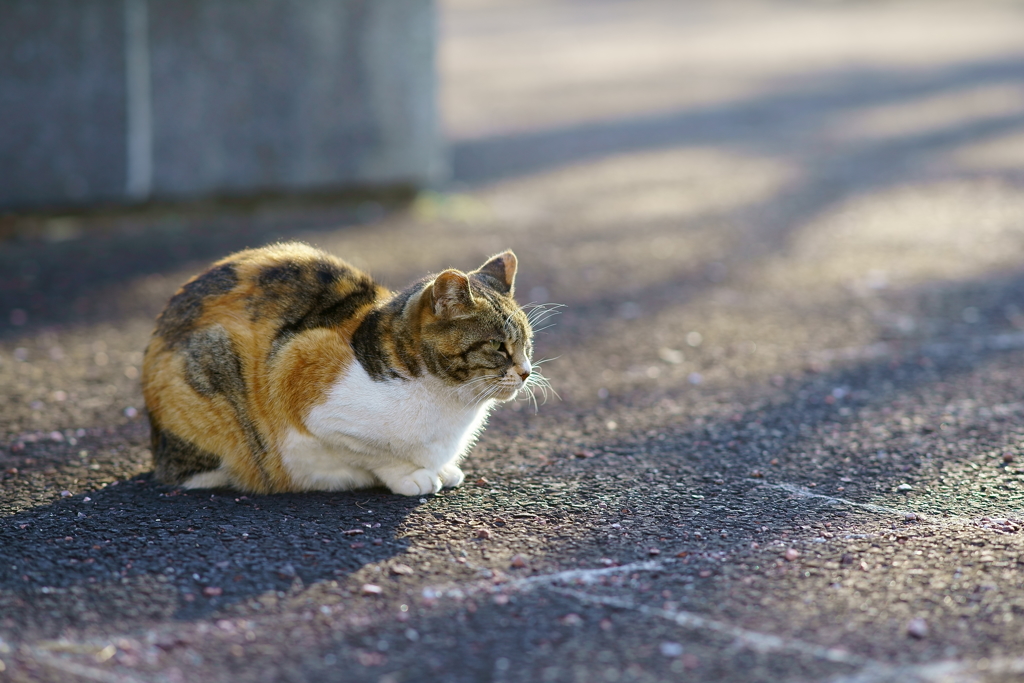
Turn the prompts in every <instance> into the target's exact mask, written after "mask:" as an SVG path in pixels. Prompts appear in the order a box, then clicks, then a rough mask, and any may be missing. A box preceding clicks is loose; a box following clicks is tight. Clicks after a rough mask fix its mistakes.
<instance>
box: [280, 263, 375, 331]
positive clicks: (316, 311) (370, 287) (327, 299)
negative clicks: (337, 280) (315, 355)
mask: <svg viewBox="0 0 1024 683" xmlns="http://www.w3.org/2000/svg"><path fill="white" fill-rule="evenodd" d="M376 300H377V288H376V287H375V286H374V284H373V281H372V280H370V279H369V278H362V279H361V280H360V281H359V282H358V283H356V288H355V289H354V290H353V291H351V292H349V293H348V294H346V295H344V296H342V295H339V294H338V293H337V291H336V290H335V287H334V285H333V283H331V284H329V285H321V287H320V289H319V291H316V290H314V291H310V292H308V295H307V296H303V297H299V298H298V300H297V301H296V305H295V306H294V307H293V308H292V309H291V310H289V311H288V313H287V314H286V315H284V316H282V318H283V319H284V324H283V325H281V327H280V328H278V331H277V337H278V339H280V338H282V337H291V336H293V335H296V334H298V333H299V332H304V331H305V330H312V329H315V328H317V327H334V326H336V325H339V324H341V323H343V322H345V321H346V320H348V319H349V318H351V317H352V316H353V315H355V314H356V311H358V310H359V309H360V308H362V307H363V306H366V305H367V304H372V303H373V302H374V301H376Z"/></svg>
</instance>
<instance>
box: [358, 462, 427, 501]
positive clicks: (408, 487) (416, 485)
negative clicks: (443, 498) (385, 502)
mask: <svg viewBox="0 0 1024 683" xmlns="http://www.w3.org/2000/svg"><path fill="white" fill-rule="evenodd" d="M373 473H374V474H375V475H377V478H378V479H380V480H381V481H382V482H384V485H385V486H387V487H388V488H389V489H391V492H392V493H397V494H398V495H400V496H425V495H427V494H428V493H437V492H438V491H440V490H441V478H440V477H439V476H438V473H437V472H436V471H435V470H431V469H427V468H425V467H420V468H417V467H416V465H413V464H412V463H409V464H407V465H392V466H389V467H381V468H378V469H375V470H374V471H373Z"/></svg>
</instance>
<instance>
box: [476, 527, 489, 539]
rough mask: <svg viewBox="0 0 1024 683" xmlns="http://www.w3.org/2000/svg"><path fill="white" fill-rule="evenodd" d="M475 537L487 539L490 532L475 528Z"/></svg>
mask: <svg viewBox="0 0 1024 683" xmlns="http://www.w3.org/2000/svg"><path fill="white" fill-rule="evenodd" d="M476 537H477V538H483V539H488V538H490V537H491V532H490V531H488V530H487V529H477V530H476Z"/></svg>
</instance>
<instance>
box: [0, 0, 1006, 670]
mask: <svg viewBox="0 0 1024 683" xmlns="http://www.w3.org/2000/svg"><path fill="white" fill-rule="evenodd" d="M442 10H443V31H444V39H443V48H442V54H441V68H442V73H443V77H444V84H445V88H444V93H443V103H444V110H445V117H446V121H447V126H448V132H449V135H450V136H451V137H452V139H453V141H454V142H453V144H454V162H453V172H454V175H455V181H454V182H453V183H452V185H451V186H450V187H447V188H445V191H444V192H443V193H439V194H437V195H429V196H425V197H422V198H421V199H419V200H418V201H417V202H416V203H415V204H413V205H412V206H410V207H405V208H402V207H398V208H396V207H395V205H393V204H391V203H388V202H384V203H381V202H371V201H365V202H362V203H358V204H355V205H353V204H351V203H344V202H332V201H322V202H305V201H304V202H287V201H272V202H260V203H255V204H251V205H240V204H235V205H218V206H192V207H184V208H176V209H167V208H164V209H154V210H152V211H147V212H143V213H133V212H123V213H109V212H108V213H99V214H91V215H80V216H69V217H68V216H35V217H28V218H25V217H22V218H7V219H4V220H3V221H2V222H0V231H2V232H3V234H4V236H5V237H4V241H3V242H2V243H0V314H2V320H0V416H2V417H0V471H2V472H3V482H2V489H0V638H2V640H0V660H2V661H3V668H4V669H5V670H4V672H3V673H0V679H5V680H12V681H18V682H24V681H60V682H62V683H63V682H66V681H101V682H108V681H109V682H115V681H116V682H123V683H130V682H135V681H159V682H166V683H179V682H181V683H185V682H193V681H203V682H204V683H214V682H218V681H225V682H226V681H245V682H248V681H288V682H300V681H310V682H312V681H370V682H373V683H399V682H408V681H453V682H454V681H489V680H493V681H523V682H530V683H534V682H542V683H548V682H555V681H573V682H578V683H590V682H594V683H599V682H608V683H616V682H620V681H621V682H626V681H681V680H692V681H735V682H737V683H747V682H754V681H765V682H772V683H777V682H781V681H793V682H797V681H801V682H803V681H806V682H811V681H813V682H822V683H824V682H828V683H854V682H857V683H867V682H883V681H891V682H893V683H896V682H899V683H907V682H914V681H918V682H929V683H934V682H939V681H949V682H957V683H959V682H968V681H983V682H987V683H994V682H997V681H1014V680H1024V656H1022V653H1024V584H1022V578H1024V557H1022V556H1021V551H1022V549H1024V446H1022V444H1024V369H1022V368H1024V193H1022V184H1024V42H1022V41H1021V39H1020V36H1022V35H1024V7H1022V6H1021V5H1020V4H1019V3H1012V2H1002V3H997V2H991V3H968V2H962V3H957V2H927V3H924V2H921V3H912V2H884V1H880V2H871V3H862V2H834V3H821V2H814V3H812V2H779V3H775V4H765V3H748V2H736V3H700V2H674V3H669V4H665V5H653V4H649V3H645V2H628V3H627V2H562V3H550V2H546V3H542V2H519V1H518V0H502V1H500V2H499V1H495V2H487V3H484V2H470V1H469V0H464V1H463V0H459V1H456V0H451V1H450V2H444V3H442ZM280 237H295V238H300V239H305V240H308V241H310V242H313V243H315V244H318V245H321V246H324V247H326V248H328V249H331V250H332V251H334V252H335V253H337V254H339V255H342V256H344V257H345V258H348V259H350V260H352V261H353V262H355V263H357V264H359V265H361V266H365V267H367V268H369V269H371V270H372V271H373V272H374V273H376V274H378V275H379V276H380V277H381V278H383V279H384V280H385V281H387V282H389V283H392V284H394V285H401V284H404V283H405V282H407V281H409V280H411V279H412V278H413V277H416V276H418V275H421V274H423V273H424V272H428V271H431V270H436V269H440V268H442V267H445V266H449V265H453V266H459V267H464V268H469V267H472V266H474V265H476V264H478V263H479V262H480V261H481V259H482V258H484V257H485V256H487V255H488V254H490V253H493V252H495V251H497V250H499V249H501V248H503V247H512V248H513V249H515V250H516V252H517V254H519V257H520V261H521V264H522V271H521V275H520V278H521V279H520V283H519V292H520V297H521V299H522V300H523V301H524V302H525V301H551V302H559V303H564V304H566V308H564V309H563V313H562V315H560V316H559V317H558V318H557V319H554V320H553V322H556V323H557V324H556V325H555V326H554V327H552V328H550V329H548V330H546V331H544V332H543V334H541V335H540V336H539V338H538V343H537V353H538V356H539V357H545V358H552V359H554V360H551V361H550V363H548V364H545V365H544V366H543V367H544V368H545V369H546V371H547V374H548V375H549V376H550V378H551V381H552V383H553V384H554V385H555V387H556V388H557V390H558V393H559V395H560V399H554V398H552V400H550V401H548V402H547V403H546V404H543V405H541V406H540V407H539V409H538V410H536V411H535V410H534V409H533V407H532V406H531V405H528V404H527V403H525V402H521V403H518V404H516V405H513V406H508V407H504V408H502V409H501V410H499V411H498V412H497V413H496V414H495V415H494V417H493V420H492V423H491V426H490V428H489V430H488V431H487V433H486V435H485V436H484V438H483V439H482V441H481V442H480V444H479V445H478V446H477V448H476V449H475V450H474V452H473V454H472V456H471V457H470V459H469V461H468V464H467V466H466V470H467V474H468V481H467V485H466V486H464V487H463V488H461V489H459V490H456V491H451V492H444V493H442V494H439V495H436V496H432V497H429V498H424V499H405V498H399V497H396V496H391V495H388V494H386V493H384V492H383V491H379V490H373V491H364V492H357V493H346V494H313V495H289V496H272V497H257V496H248V497H246V496H240V495H237V494H232V493H231V492H227V491H213V492H210V491H194V492H181V491H177V490H172V489H169V488H166V487H162V486H158V485H156V484H155V483H154V482H153V481H152V479H151V478H150V475H149V474H148V472H149V469H150V460H149V454H148V452H147V450H146V434H147V427H146V423H145V416H144V412H143V406H142V404H141V398H140V393H139V389H138V367H139V362H140V360H141V352H142V349H143V347H144V345H145V343H146V339H147V335H148V333H149V330H150V328H151V325H152V319H153V317H154V315H155V314H156V313H157V312H158V311H159V309H160V308H161V306H162V305H163V303H164V301H166V298H167V297H168V296H169V295H170V293H171V292H172V291H173V290H174V289H175V287H176V286H177V284H178V283H180V282H181V281H182V280H183V279H184V278H186V277H187V276H189V275H190V274H192V273H195V272H197V271H198V270H199V269H201V268H202V267H204V264H205V263H208V262H209V261H210V260H213V259H214V258H217V257H219V256H220V255H223V254H224V253H226V252H228V251H230V250H233V249H236V248H240V247H243V246H255V245H259V244H264V243H266V242H267V241H269V240H273V239H277V238H280ZM367 586H374V587H376V588H367Z"/></svg>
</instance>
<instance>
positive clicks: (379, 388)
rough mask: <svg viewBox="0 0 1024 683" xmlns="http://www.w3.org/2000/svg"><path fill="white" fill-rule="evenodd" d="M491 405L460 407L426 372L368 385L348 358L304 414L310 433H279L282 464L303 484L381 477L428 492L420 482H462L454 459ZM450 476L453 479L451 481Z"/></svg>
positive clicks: (333, 485)
mask: <svg viewBox="0 0 1024 683" xmlns="http://www.w3.org/2000/svg"><path fill="white" fill-rule="evenodd" d="M492 405H493V401H490V400H488V401H483V402H482V403H479V404H476V405H467V403H466V402H465V401H464V400H462V399H461V398H460V397H458V396H456V395H455V393H454V392H453V391H452V389H451V387H447V386H445V385H443V384H441V383H440V382H439V381H437V380H436V379H434V378H432V377H427V378H416V379H412V380H390V381H386V382H375V381H373V380H372V379H370V376H369V375H368V374H367V373H366V370H365V369H363V367H362V365H360V364H359V363H353V364H352V365H351V366H350V367H349V368H348V369H347V370H346V372H345V373H344V374H343V375H342V376H341V377H339V378H338V380H337V381H336V382H335V383H334V385H333V386H332V387H331V390H330V392H329V394H328V397H327V400H326V401H324V402H323V403H321V404H319V405H317V406H315V407H314V408H313V409H312V410H311V411H310V412H309V414H308V416H307V417H306V428H307V429H308V430H309V431H310V432H311V433H312V434H313V438H310V437H308V436H304V435H301V434H299V433H298V432H293V433H291V434H289V435H288V436H287V437H286V438H285V440H284V443H283V444H282V458H283V462H284V465H285V467H286V468H287V469H288V471H289V473H290V474H291V476H292V478H293V479H294V480H295V482H296V483H297V484H298V485H299V486H301V487H302V488H315V489H333V490H339V489H348V488H354V487H358V486H366V485H368V484H372V483H374V482H375V481H380V482H382V483H384V484H385V485H387V486H389V487H390V488H391V489H392V490H394V491H396V492H399V493H407V494H408V495H418V494H420V493H428V492H430V491H429V490H428V491H424V490H423V489H424V488H427V489H430V488H433V489H434V490H436V488H437V486H433V485H428V484H427V483H424V482H425V481H426V480H428V479H429V480H430V481H432V482H435V483H436V482H438V481H441V482H443V483H445V484H447V485H457V484H458V483H461V481H462V478H461V472H460V471H459V470H458V462H459V461H460V460H461V459H462V457H463V456H464V455H465V454H466V451H468V450H469V447H470V446H471V445H472V443H473V441H474V440H475V439H476V437H477V435H478V433H479V432H480V430H481V428H482V427H483V424H484V422H485V421H486V419H487V414H488V412H489V411H490V408H491V406H492ZM421 471H422V472H421ZM417 472H419V474H417ZM456 473H457V478H458V481H454V482H452V481H450V480H451V479H452V478H454V477H456ZM410 477H412V478H413V479H414V480H416V481H419V484H417V485H416V486H411V485H410V484H409V482H408V481H405V480H406V479H409V478H410ZM406 489H407V490H406Z"/></svg>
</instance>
